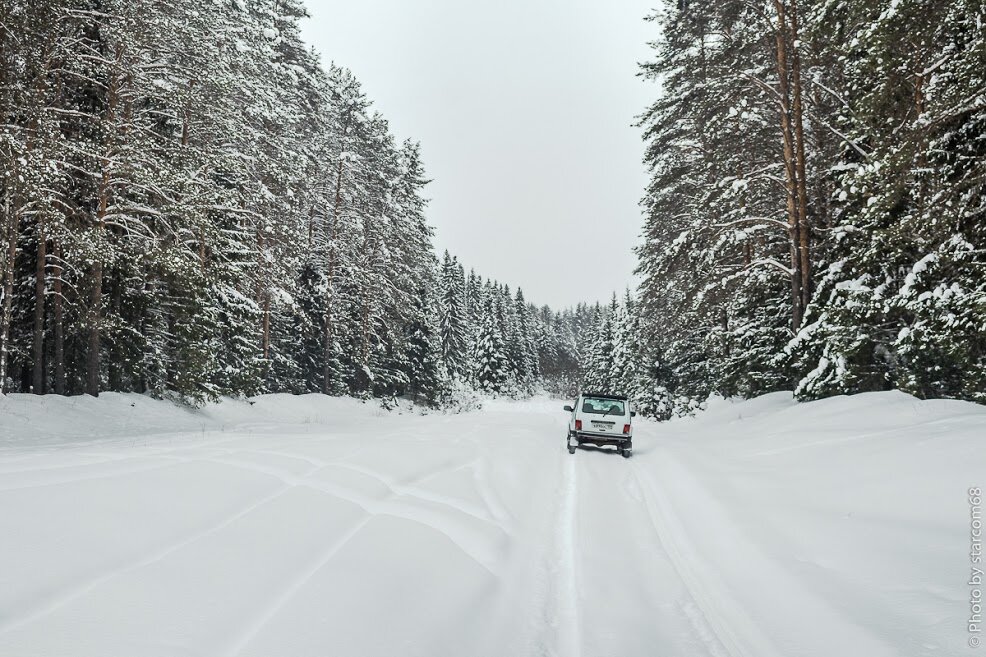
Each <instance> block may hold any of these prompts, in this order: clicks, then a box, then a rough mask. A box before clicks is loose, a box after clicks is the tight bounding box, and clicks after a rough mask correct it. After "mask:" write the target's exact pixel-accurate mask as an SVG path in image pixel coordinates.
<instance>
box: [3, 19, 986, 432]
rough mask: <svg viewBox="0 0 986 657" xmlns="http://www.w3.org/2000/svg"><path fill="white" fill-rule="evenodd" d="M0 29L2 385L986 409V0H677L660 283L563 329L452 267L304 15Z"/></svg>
mask: <svg viewBox="0 0 986 657" xmlns="http://www.w3.org/2000/svg"><path fill="white" fill-rule="evenodd" d="M0 9H2V11H0V175H2V177H0V384H2V385H3V387H4V389H5V390H7V391H19V392H35V393H39V394H42V393H57V394H81V393H90V394H98V393H99V392H100V391H104V390H114V391H137V392H143V393H149V394H154V395H159V396H175V397H178V398H181V399H185V400H187V401H191V402H201V401H203V400H206V399H210V398H215V397H216V396H219V395H252V394H258V393H262V392H281V391H286V392H295V393H302V392H323V393H326V394H333V395H343V394H349V395H357V396H376V397H384V398H391V397H396V396H401V395H403V396H409V397H413V398H416V399H419V400H424V401H426V402H427V403H431V404H434V405H457V404H458V405H463V404H465V405H468V404H469V403H470V399H471V398H472V395H473V393H474V392H475V391H487V392H493V393H500V394H512V395H526V394H530V393H531V392H533V391H535V390H538V389H541V388H547V389H548V390H550V391H552V392H555V393H558V394H565V395H571V394H574V393H575V392H576V391H577V390H579V389H583V390H587V389H591V390H601V391H609V392H626V393H628V394H630V395H631V396H632V397H633V398H634V400H635V401H636V403H637V406H638V408H639V409H640V410H643V411H644V412H645V413H647V414H649V415H653V416H656V417H662V418H663V417H670V416H672V415H675V414H678V413H682V412H689V411H690V410H692V409H693V408H695V407H696V406H697V405H699V404H701V403H702V402H703V401H704V400H705V399H706V398H707V397H708V396H709V395H712V394H722V395H742V396H753V395H756V394H761V393H764V392H769V391H773V390H783V389H786V390H791V389H794V390H795V391H796V394H797V395H798V396H799V397H800V398H803V399H810V398H816V397H822V396H826V395H832V394H840V393H852V392H859V391H866V390H882V389H889V388H900V389H903V390H906V391H907V392H910V393H913V394H916V395H918V396H920V397H957V398H964V399H972V400H976V401H981V402H982V401H986V355H984V353H986V326H984V322H986V319H984V318H986V273H984V271H986V257H984V250H983V249H984V242H986V234H984V233H986V222H984V208H986V196H984V185H986V45H984V42H986V36H984V35H986V30H984V29H983V27H982V26H983V24H984V22H986V9H984V6H983V5H982V3H980V2H973V1H971V0H945V1H934V2H931V1H930V0H879V1H875V0H863V1H861V2H845V1H841V0H824V1H823V0H817V1H816V0H800V2H796V1H795V0H760V1H757V0H723V1H722V2H716V3H696V2H692V1H691V0H674V1H672V0H666V1H664V2H663V3H662V7H661V8H660V9H659V10H658V11H657V12H656V13H655V15H654V16H652V17H651V20H652V21H654V28H655V29H654V35H655V42H654V44H653V47H654V51H653V59H652V61H650V62H647V63H645V64H644V65H643V70H642V75H643V76H644V77H645V78H648V79H651V80H655V81H657V82H658V85H657V87H656V88H657V89H658V90H659V96H658V99H657V101H656V102H655V103H654V104H653V105H652V106H651V107H650V108H648V109H647V111H646V112H645V113H644V114H643V115H642V117H641V119H640V125H641V126H642V127H643V129H644V138H645V140H646V144H647V150H646V161H647V163H648V165H649V166H650V170H651V173H652V180H651V183H650V185H649V187H648V189H647V190H646V196H645V198H644V202H643V206H644V212H645V226H644V235H643V243H642V244H641V245H640V246H639V248H638V254H639V257H640V265H639V273H640V275H641V279H642V284H641V286H640V289H639V292H633V293H631V292H628V293H627V294H626V295H624V296H623V297H622V298H620V299H617V298H616V297H614V298H613V300H612V301H611V302H610V303H608V304H597V305H588V304H581V305H579V306H577V307H575V308H571V309H566V310H552V309H551V308H548V307H539V306H535V305H533V304H531V303H529V302H528V301H527V300H526V299H525V298H524V295H523V292H522V291H521V290H520V289H518V288H515V289H514V290H511V289H510V288H509V287H508V286H506V285H504V284H502V283H499V282H495V281H490V280H487V279H484V278H483V277H481V276H479V275H477V274H476V273H474V272H472V271H469V272H468V273H467V270H466V268H465V267H464V266H463V265H462V264H461V263H459V261H458V260H457V259H456V258H455V257H453V256H451V255H449V254H445V255H444V257H442V258H439V257H438V256H437V254H436V253H435V251H434V248H433V246H432V243H431V230H430V228H429V227H428V224H427V221H426V217H425V211H426V201H425V198H424V196H423V190H424V188H425V185H426V183H427V178H426V174H425V171H424V166H423V163H422V161H421V154H420V148H419V147H418V145H417V144H416V143H414V142H410V141H405V142H399V141H398V140H396V139H395V138H394V136H393V135H392V133H391V131H390V130H389V127H388V124H387V121H386V120H385V119H384V118H383V117H382V116H381V115H380V114H379V113H378V112H376V111H375V110H374V109H373V107H372V104H371V102H370V100H369V99H368V98H367V97H366V96H365V94H364V93H363V92H362V90H361V88H360V85H359V82H358V81H357V80H356V79H355V78H354V77H353V76H352V74H351V73H350V72H349V71H347V70H346V69H344V68H341V67H337V66H334V65H333V66H329V67H327V68H326V67H323V66H322V65H321V64H320V62H319V60H318V58H317V56H316V55H315V54H314V53H313V52H312V51H311V50H310V49H309V48H308V47H306V46H305V44H304V43H303V42H302V41H301V38H300V35H299V27H298V26H299V21H300V20H301V19H302V18H303V17H304V15H305V10H304V7H303V5H302V3H301V2H300V1H299V0H229V1H224V2H213V3H196V2H192V1H191V0H101V1H99V2H96V1H95V0H30V1H29V0H0ZM436 102H438V101H436Z"/></svg>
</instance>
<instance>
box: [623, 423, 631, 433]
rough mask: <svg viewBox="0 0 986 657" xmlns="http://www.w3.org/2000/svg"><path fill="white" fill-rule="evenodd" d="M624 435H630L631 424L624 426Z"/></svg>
mask: <svg viewBox="0 0 986 657" xmlns="http://www.w3.org/2000/svg"><path fill="white" fill-rule="evenodd" d="M623 433H624V434H628V433H630V425H629V424H624V425H623Z"/></svg>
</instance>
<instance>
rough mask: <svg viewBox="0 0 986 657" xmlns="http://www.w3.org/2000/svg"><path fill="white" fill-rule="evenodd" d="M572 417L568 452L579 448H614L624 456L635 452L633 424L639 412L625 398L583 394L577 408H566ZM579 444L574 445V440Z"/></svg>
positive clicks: (569, 427)
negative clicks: (587, 445)
mask: <svg viewBox="0 0 986 657" xmlns="http://www.w3.org/2000/svg"><path fill="white" fill-rule="evenodd" d="M565 410H566V411H568V412H569V413H571V414H572V417H571V418H569V420H568V438H567V439H566V444H567V445H568V453H569V454H574V453H575V450H576V449H577V448H578V446H579V445H582V444H589V445H599V446H602V445H614V446H615V447H616V450H617V451H618V452H619V453H620V454H622V455H623V456H624V457H626V458H629V457H630V452H631V451H632V449H633V424H632V422H631V418H633V417H634V416H635V415H636V414H637V413H636V411H631V410H630V402H629V401H627V398H626V397H625V396H623V395H600V394H589V393H586V394H582V395H579V398H578V399H577V400H576V401H575V408H572V407H571V406H566V407H565ZM573 440H574V441H575V443H574V444H573V443H572V441H573Z"/></svg>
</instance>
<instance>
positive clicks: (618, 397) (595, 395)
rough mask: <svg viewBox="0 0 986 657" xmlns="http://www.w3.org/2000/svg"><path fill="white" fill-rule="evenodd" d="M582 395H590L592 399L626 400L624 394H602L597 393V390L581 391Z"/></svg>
mask: <svg viewBox="0 0 986 657" xmlns="http://www.w3.org/2000/svg"><path fill="white" fill-rule="evenodd" d="M582 396H583V397H592V398H594V399H613V400H616V401H626V400H627V396H626V395H604V394H602V393H599V392H583V393H582Z"/></svg>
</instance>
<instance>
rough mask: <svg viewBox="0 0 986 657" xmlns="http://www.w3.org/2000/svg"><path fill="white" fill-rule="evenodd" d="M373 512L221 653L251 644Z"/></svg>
mask: <svg viewBox="0 0 986 657" xmlns="http://www.w3.org/2000/svg"><path fill="white" fill-rule="evenodd" d="M373 517H374V516H373V514H367V515H366V516H365V517H364V518H363V519H362V520H360V521H359V522H357V523H356V524H355V525H353V526H352V527H351V528H350V529H349V531H347V532H346V533H345V534H343V535H342V536H341V537H339V538H338V539H337V540H336V541H334V542H333V543H332V545H331V546H329V548H328V549H327V550H326V551H325V552H324V553H323V554H322V556H321V557H319V559H318V560H317V561H316V562H315V563H314V564H312V565H311V566H309V567H308V568H305V569H304V570H303V571H301V573H300V574H299V575H298V576H297V577H295V578H294V579H293V580H292V581H291V583H290V584H288V585H287V586H286V587H285V588H284V590H283V591H281V593H280V594H279V595H278V596H277V597H276V598H275V599H274V601H273V602H271V604H270V605H268V606H267V607H265V608H264V609H263V610H262V611H261V612H260V613H259V614H257V616H256V618H255V619H254V620H253V621H252V622H251V623H250V624H249V626H248V627H247V629H246V630H244V631H243V633H242V634H241V635H240V636H239V637H237V639H236V640H235V641H234V642H233V643H232V644H231V645H230V646H229V647H228V648H227V649H225V650H223V651H222V652H221V653H220V654H222V655H226V656H228V657H234V656H235V655H238V654H240V653H241V652H243V650H244V649H246V647H247V646H249V645H250V642H251V641H253V640H254V639H255V638H256V637H257V635H259V634H260V632H261V631H263V629H264V627H266V626H267V624H268V623H270V621H271V620H272V619H273V618H274V617H275V616H276V615H277V613H278V612H279V611H280V610H281V609H283V608H284V607H285V606H286V605H287V604H288V603H289V602H290V601H291V598H293V597H294V596H295V595H296V594H297V593H298V592H299V591H300V590H301V589H302V588H304V586H305V585H306V584H307V583H308V582H310V581H311V579H312V578H313V577H315V575H317V574H318V571H320V570H321V569H322V568H324V567H325V566H326V565H328V563H329V562H330V561H331V560H332V558H333V557H334V556H335V555H336V554H338V552H339V550H341V549H342V548H343V547H345V545H346V544H347V543H349V541H351V540H352V539H353V537H354V536H356V534H358V533H359V531H360V530H361V529H362V528H363V527H365V526H366V524H367V523H368V522H370V520H371V519H373Z"/></svg>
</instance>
